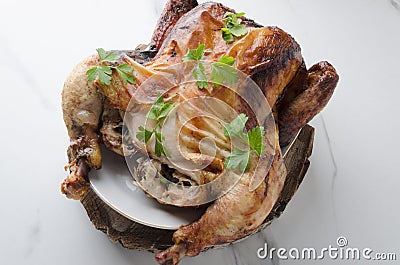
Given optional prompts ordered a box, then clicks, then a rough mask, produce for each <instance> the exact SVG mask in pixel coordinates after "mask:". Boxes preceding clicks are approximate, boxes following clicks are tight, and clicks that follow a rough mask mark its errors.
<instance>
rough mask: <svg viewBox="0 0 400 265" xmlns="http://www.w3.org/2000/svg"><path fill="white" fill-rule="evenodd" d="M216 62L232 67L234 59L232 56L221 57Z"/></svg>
mask: <svg viewBox="0 0 400 265" xmlns="http://www.w3.org/2000/svg"><path fill="white" fill-rule="evenodd" d="M218 62H220V63H224V64H227V65H230V66H232V65H233V64H234V63H235V58H234V57H232V56H227V55H222V56H221V58H219V60H218Z"/></svg>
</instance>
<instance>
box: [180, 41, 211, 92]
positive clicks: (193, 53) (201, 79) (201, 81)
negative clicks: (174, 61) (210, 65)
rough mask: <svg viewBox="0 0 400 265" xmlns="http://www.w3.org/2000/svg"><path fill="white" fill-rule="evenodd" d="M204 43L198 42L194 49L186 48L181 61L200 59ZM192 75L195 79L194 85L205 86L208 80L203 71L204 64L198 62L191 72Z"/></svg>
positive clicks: (202, 54)
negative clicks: (186, 50)
mask: <svg viewBox="0 0 400 265" xmlns="http://www.w3.org/2000/svg"><path fill="white" fill-rule="evenodd" d="M205 47H206V46H205V45H204V44H201V43H199V44H198V45H197V49H196V50H190V49H189V50H188V52H187V53H186V54H185V56H183V58H182V61H184V62H186V61H200V60H201V58H203V56H204V50H205ZM192 75H193V77H194V78H195V79H196V85H197V87H198V88H207V87H208V81H207V76H206V73H205V68H204V65H203V64H202V63H201V62H198V64H197V65H196V67H195V68H194V69H193V72H192Z"/></svg>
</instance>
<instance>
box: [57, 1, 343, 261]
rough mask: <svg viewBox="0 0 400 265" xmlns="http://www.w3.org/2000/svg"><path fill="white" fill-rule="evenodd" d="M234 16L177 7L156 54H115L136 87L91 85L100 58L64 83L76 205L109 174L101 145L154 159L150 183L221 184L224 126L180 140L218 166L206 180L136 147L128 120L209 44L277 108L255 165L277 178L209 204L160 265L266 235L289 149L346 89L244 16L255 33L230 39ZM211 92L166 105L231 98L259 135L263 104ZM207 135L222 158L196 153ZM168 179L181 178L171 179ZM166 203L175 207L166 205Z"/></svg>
mask: <svg viewBox="0 0 400 265" xmlns="http://www.w3.org/2000/svg"><path fill="white" fill-rule="evenodd" d="M226 14H236V12H235V11H234V10H232V9H230V8H228V7H225V6H224V5H222V4H219V3H213V2H208V3H204V4H200V5H198V4H197V2H196V1H194V0H169V1H168V2H167V4H166V7H165V9H164V11H163V13H162V15H161V18H160V20H159V21H158V24H157V26H156V29H155V31H154V33H153V37H152V39H151V42H150V44H149V45H148V46H147V47H145V48H144V47H141V48H140V49H136V50H132V51H115V52H116V53H118V54H120V59H119V61H118V62H115V64H122V63H123V64H128V65H129V66H131V67H132V69H134V70H133V72H132V75H133V76H134V80H135V82H132V83H127V82H123V78H122V76H121V73H119V72H118V71H115V70H113V71H112V73H111V82H110V84H104V83H101V82H100V81H99V79H96V80H94V81H93V82H90V81H88V76H87V71H88V70H89V69H91V68H92V67H93V66H96V65H99V64H101V63H100V62H99V56H98V55H92V56H89V57H88V58H86V59H85V60H83V61H82V62H80V63H79V64H78V65H77V66H76V67H75V68H74V69H73V70H72V72H71V74H70V75H69V76H68V78H67V80H66V81H65V84H64V88H63V92H62V107H63V114H64V121H65V124H66V126H67V129H68V134H69V137H70V139H71V143H70V146H69V148H68V158H69V164H68V166H67V169H68V170H69V175H68V177H67V178H66V179H65V180H64V182H63V183H62V184H61V190H62V192H63V193H64V194H65V195H66V196H67V197H68V198H72V199H81V198H82V197H83V196H84V195H85V194H86V192H87V191H88V189H89V187H90V185H89V181H88V174H89V171H90V170H91V169H92V168H94V169H99V168H101V163H102V156H101V152H100V143H104V145H105V146H106V147H107V148H109V149H111V150H113V151H114V152H116V153H118V154H120V155H126V154H127V152H126V150H128V149H129V148H130V149H133V150H135V152H137V151H139V152H143V153H146V155H147V156H148V157H149V159H147V160H143V161H139V164H138V168H137V172H138V174H141V178H142V179H144V180H145V181H147V182H149V181H153V180H154V178H150V175H151V174H150V172H149V171H148V170H146V169H147V168H148V167H154V168H155V169H156V171H157V172H156V174H158V175H161V176H163V175H172V176H179V177H181V178H183V179H185V180H186V183H189V185H193V186H196V185H202V184H205V183H207V182H208V181H213V180H215V179H218V178H221V177H220V175H221V174H220V173H221V172H222V171H223V170H225V169H226V168H225V167H226V164H224V160H226V159H227V157H228V156H229V154H230V151H231V150H230V147H229V146H230V145H229V144H230V140H229V139H226V136H224V134H223V133H220V132H223V131H221V130H219V129H216V128H219V127H218V124H213V123H212V122H209V121H207V120H206V119H205V118H204V119H200V121H199V120H197V121H196V122H193V123H192V124H190V126H189V127H187V128H186V130H184V131H183V133H182V135H180V134H178V132H177V133H176V135H178V138H179V140H180V141H181V142H182V143H183V145H185V146H189V147H190V148H189V149H190V152H188V153H187V154H186V156H185V157H186V158H187V159H189V160H191V161H192V162H193V161H194V163H198V164H204V163H205V162H207V163H208V166H207V167H204V168H203V169H202V170H200V171H196V173H194V172H193V171H190V170H182V168H179V167H177V166H176V164H175V163H172V162H169V161H170V160H171V159H168V158H169V157H168V155H162V156H159V155H157V154H156V150H154V148H151V147H150V148H149V147H148V146H145V145H144V144H143V143H140V141H137V139H135V137H134V135H135V134H133V137H130V138H129V140H128V141H126V140H124V139H123V138H124V135H123V134H122V127H123V126H124V122H123V118H124V115H127V113H130V112H132V111H134V113H135V115H136V116H135V117H139V118H138V119H133V120H131V121H133V123H134V126H135V124H136V123H137V122H138V121H140V120H141V119H142V118H143V117H145V116H146V113H148V111H149V109H151V106H152V105H151V104H150V103H149V102H151V101H152V100H154V99H155V98H156V96H157V95H159V93H157V91H156V90H154V91H152V90H151V89H143V86H142V85H144V84H146V81H148V80H150V79H154V77H155V76H157V75H158V74H159V73H163V72H165V71H166V69H167V70H168V69H171V68H170V67H173V66H174V65H178V64H181V63H182V61H183V59H184V57H185V54H187V53H188V51H189V50H194V49H196V48H197V47H198V46H199V44H203V45H204V47H205V51H204V56H203V57H202V60H203V61H204V62H209V63H213V62H217V61H218V60H219V59H220V58H221V57H222V56H229V57H232V58H234V59H235V60H234V64H233V65H232V67H233V68H234V69H237V70H238V71H240V72H241V73H243V74H245V75H246V76H248V78H249V79H251V80H252V82H254V83H255V84H256V85H257V86H258V87H259V88H260V89H261V91H262V93H263V97H265V100H266V102H267V103H268V106H269V108H268V111H267V113H265V120H264V121H261V123H262V124H261V125H265V122H266V121H270V119H269V118H271V117H272V119H273V122H272V123H268V124H269V125H271V124H272V125H273V126H272V127H271V126H269V128H266V130H265V142H264V143H263V144H264V145H265V155H264V156H259V157H251V158H250V159H255V160H257V162H258V165H261V166H260V167H261V168H266V169H267V170H264V171H263V170H261V171H257V170H256V168H255V167H254V166H250V167H249V168H248V170H247V171H245V172H242V173H243V174H241V176H240V177H239V178H237V181H236V182H235V185H233V186H232V187H231V188H230V189H229V190H228V191H227V192H226V193H224V194H222V195H221V196H217V197H216V198H215V199H214V200H211V201H208V203H205V204H203V205H202V206H206V207H208V208H207V210H206V211H205V213H204V214H203V216H202V217H201V218H200V219H199V220H197V221H195V222H193V223H192V224H189V225H187V226H182V227H180V228H179V229H178V230H177V231H176V232H175V233H174V235H173V241H174V243H175V244H174V245H173V246H172V247H170V248H169V249H167V250H165V251H162V252H160V253H157V254H156V261H157V262H158V263H159V264H178V263H179V261H180V260H181V259H182V258H183V257H184V256H196V255H198V254H199V253H200V252H201V251H203V250H205V249H207V248H210V247H213V246H218V245H224V244H227V243H230V242H233V241H236V240H238V239H241V238H244V237H246V236H248V235H250V234H252V233H254V232H255V231H256V230H257V228H258V227H259V226H260V225H261V224H262V223H263V221H264V220H265V218H266V217H267V216H268V214H269V213H270V211H271V209H272V207H273V206H274V204H275V202H276V201H277V199H278V197H279V194H280V192H281V189H282V187H283V184H284V181H285V178H286V169H285V166H284V164H283V160H282V152H281V147H283V146H285V145H287V144H289V143H290V141H291V140H292V139H293V138H294V137H295V136H296V134H297V132H298V131H299V130H300V129H301V128H302V127H303V126H304V125H305V124H306V123H307V122H308V121H310V120H311V119H312V118H313V117H314V116H315V115H316V114H318V113H319V112H320V111H321V110H322V109H323V108H324V107H325V105H326V104H327V102H328V100H329V99H330V97H331V96H332V93H333V91H334V89H335V87H336V84H337V82H338V75H337V73H336V70H335V69H334V68H333V66H332V65H330V64H329V63H328V62H319V63H317V64H315V65H313V66H312V67H310V68H309V69H308V70H307V68H306V66H305V63H304V60H303V58H302V55H301V49H300V46H299V45H298V43H297V42H296V41H295V40H294V39H293V38H292V37H291V36H290V35H289V34H288V33H286V32H284V31H283V30H281V29H280V28H278V27H263V26H261V25H259V24H257V23H256V22H254V21H253V20H251V19H248V18H245V17H241V20H240V23H241V24H242V25H245V28H246V34H243V35H242V36H238V37H236V36H235V37H234V38H233V39H232V40H230V41H226V38H224V35H223V31H222V30H221V29H223V28H225V27H226ZM211 86H212V87H213V88H214V89H213V90H210V89H209V90H205V89H200V88H199V87H198V86H196V85H195V83H192V84H186V85H184V86H172V88H171V89H170V90H167V91H164V92H165V93H164V94H162V98H163V101H164V102H169V103H174V104H175V103H181V102H183V101H186V100H188V99H190V98H194V97H199V96H200V97H201V96H208V97H212V98H220V99H225V100H226V101H227V102H228V104H229V105H230V106H232V107H233V108H234V109H236V110H237V111H239V113H246V114H247V116H248V118H249V120H248V123H247V124H246V127H249V128H246V129H251V128H252V127H254V126H256V125H257V124H258V123H260V121H259V120H257V119H256V118H255V117H254V115H253V116H252V114H251V112H250V111H248V109H249V107H255V108H257V106H249V104H247V105H246V104H245V103H243V102H242V101H241V100H240V99H239V98H238V97H237V96H236V95H235V94H232V93H229V92H226V93H225V92H224V91H225V90H224V89H225V87H224V86H221V87H220V86H215V85H213V84H211ZM177 87H178V88H177ZM132 102H134V104H133V105H134V107H132ZM196 107H197V109H196ZM201 109H202V108H200V107H199V106H195V107H193V106H192V109H191V108H190V107H188V108H186V109H179V108H177V110H176V111H175V114H174V115H177V116H179V115H183V114H185V113H186V112H195V111H200V112H201ZM228 116H229V115H228ZM268 117H269V118H268ZM139 125H141V124H137V127H139ZM204 135H207V136H210V135H211V136H212V137H213V138H214V139H216V140H215V142H216V143H217V144H216V150H217V154H218V155H216V156H215V157H214V158H212V159H211V160H210V158H209V157H208V156H206V155H203V154H201V152H200V150H199V148H198V147H196V146H195V145H194V146H193V147H192V146H191V144H192V143H198V142H200V141H201V139H202V137H204ZM127 145H131V146H127ZM170 156H171V155H170ZM251 161H252V160H251ZM250 165H253V164H252V163H251V164H250ZM153 177H154V176H153ZM165 177H166V178H168V179H171V176H165ZM179 177H176V178H174V179H179ZM255 178H256V179H258V180H259V181H257V182H256V185H254V183H253V182H254V179H255ZM139 184H140V183H139ZM171 187H173V186H171ZM171 189H172V188H171ZM171 189H170V190H168V188H165V190H163V191H162V194H164V195H165V194H168V198H172V195H171V194H173V195H174V197H175V202H176V201H178V202H181V203H182V202H183V201H184V202H188V201H190V202H191V203H194V205H200V204H201V203H197V199H199V198H200V197H202V196H206V195H204V194H196V195H195V196H191V195H190V194H188V193H184V192H181V193H179V192H177V191H176V190H175V191H174V190H171ZM145 191H146V190H145ZM146 192H148V191H146ZM157 199H158V200H159V201H160V202H162V203H169V201H168V200H164V199H165V198H164V199H163V198H157ZM196 203H197V204H196ZM171 204H174V203H172V202H171ZM175 205H178V206H182V205H179V203H175Z"/></svg>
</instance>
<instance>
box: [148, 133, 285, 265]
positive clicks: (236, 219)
mask: <svg viewBox="0 0 400 265" xmlns="http://www.w3.org/2000/svg"><path fill="white" fill-rule="evenodd" d="M250 172H251V170H250ZM250 172H249V173H248V172H246V173H245V174H244V175H243V176H242V178H241V179H240V181H239V183H238V184H236V185H235V186H234V187H233V188H232V190H230V191H229V192H228V193H227V194H225V195H224V196H223V197H220V198H218V199H217V200H216V201H215V202H214V203H213V204H212V205H211V206H210V207H208V209H207V211H206V212H205V213H204V214H203V216H202V217H201V218H200V219H199V220H198V221H196V222H194V223H192V224H189V225H187V226H183V227H180V228H179V229H178V230H177V231H176V232H175V233H174V235H173V241H174V243H175V245H173V246H172V247H170V248H169V249H167V250H165V251H162V252H160V253H158V254H157V255H156V261H157V262H158V263H159V264H163V265H167V264H168V265H169V264H174V265H176V264H178V263H179V261H180V260H181V259H182V258H183V257H184V256H196V255H198V254H199V253H200V252H201V251H202V250H204V249H206V248H210V247H212V246H217V245H223V244H227V243H230V242H233V241H235V240H238V239H240V238H243V237H245V236H248V235H250V234H252V233H253V232H254V231H255V230H256V229H257V227H258V226H259V225H261V224H262V223H263V221H264V220H265V218H266V217H267V215H268V214H269V212H270V211H271V210H272V207H273V206H274V204H275V202H276V200H277V199H278V197H279V194H280V192H281V189H282V187H283V184H284V181H285V178H286V168H285V165H284V163H283V160H282V153H281V151H280V148H279V144H278V137H276V152H275V157H274V161H273V163H272V166H271V168H270V170H269V172H268V175H267V176H266V177H265V179H264V182H262V183H261V185H260V186H258V187H257V189H256V190H254V191H250V190H249V184H250V180H251V177H250V176H251V174H250Z"/></svg>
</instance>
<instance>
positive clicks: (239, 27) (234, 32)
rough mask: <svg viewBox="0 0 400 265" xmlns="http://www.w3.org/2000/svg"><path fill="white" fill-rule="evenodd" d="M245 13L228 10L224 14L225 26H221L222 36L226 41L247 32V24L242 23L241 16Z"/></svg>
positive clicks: (230, 40)
mask: <svg viewBox="0 0 400 265" xmlns="http://www.w3.org/2000/svg"><path fill="white" fill-rule="evenodd" d="M244 14H245V13H243V12H240V13H236V14H234V13H232V12H226V13H225V14H224V21H225V27H224V28H221V31H222V38H223V39H224V40H225V41H226V42H228V43H229V42H232V41H234V36H235V37H241V36H243V35H246V34H247V29H246V25H243V24H241V23H242V20H241V19H240V18H239V17H242V16H244Z"/></svg>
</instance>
